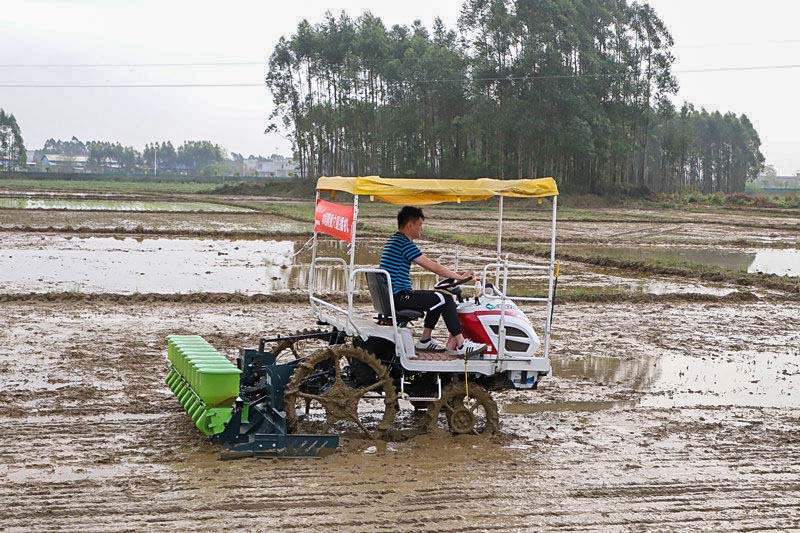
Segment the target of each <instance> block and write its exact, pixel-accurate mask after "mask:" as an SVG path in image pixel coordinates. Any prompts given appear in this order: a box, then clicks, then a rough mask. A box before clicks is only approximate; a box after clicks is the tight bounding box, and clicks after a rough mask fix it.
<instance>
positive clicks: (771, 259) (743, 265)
mask: <svg viewBox="0 0 800 533" xmlns="http://www.w3.org/2000/svg"><path fill="white" fill-rule="evenodd" d="M569 248H570V247H569V246H565V247H564V248H562V249H569ZM581 250H582V251H588V252H590V253H594V254H599V255H606V256H610V257H614V258H620V259H630V260H641V259H656V260H666V261H676V260H677V261H687V262H691V263H698V264H702V265H708V266H716V267H720V268H726V269H729V270H734V271H740V272H750V273H756V272H757V273H762V274H776V275H778V276H790V277H796V276H800V250H792V249H786V250H782V249H762V250H756V251H754V252H741V251H730V250H709V249H703V248H674V247H658V246H639V247H620V246H614V247H603V246H590V247H581Z"/></svg>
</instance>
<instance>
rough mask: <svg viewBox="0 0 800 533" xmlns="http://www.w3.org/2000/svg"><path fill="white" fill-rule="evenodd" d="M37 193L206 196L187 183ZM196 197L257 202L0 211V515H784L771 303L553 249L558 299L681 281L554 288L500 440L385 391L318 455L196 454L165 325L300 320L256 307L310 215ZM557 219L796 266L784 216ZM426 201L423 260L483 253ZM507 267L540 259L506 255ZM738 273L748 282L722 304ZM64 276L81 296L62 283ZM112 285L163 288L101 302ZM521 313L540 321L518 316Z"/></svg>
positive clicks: (597, 241) (788, 380) (558, 526)
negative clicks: (164, 189)
mask: <svg viewBox="0 0 800 533" xmlns="http://www.w3.org/2000/svg"><path fill="white" fill-rule="evenodd" d="M7 196H13V197H15V198H18V197H20V196H24V195H22V194H17V193H16V192H15V193H14V194H10V195H7ZM34 196H36V197H37V198H41V197H42V195H41V194H37V195H34ZM51 199H52V200H54V201H55V200H57V201H66V200H70V201H83V200H86V201H88V200H93V201H112V202H116V201H126V202H139V201H142V202H148V201H165V202H200V203H207V202H209V200H208V199H207V197H206V196H205V195H194V196H189V195H185V196H182V197H181V198H166V197H165V198H161V199H158V198H152V197H141V198H140V197H138V196H137V195H109V196H108V197H104V196H102V195H99V194H96V193H86V196H85V197H83V198H81V197H77V196H75V195H69V194H61V195H58V194H53V195H52V198H51ZM218 201H223V203H225V202H228V203H229V204H230V205H232V206H234V207H236V206H237V205H238V204H241V205H239V207H241V206H250V207H244V209H250V208H253V209H256V208H257V207H264V208H265V209H269V208H270V207H271V206H277V207H279V208H280V209H276V210H274V211H273V212H272V213H269V212H265V211H264V210H254V211H253V212H231V213H220V212H213V213H201V212H167V211H165V212H158V213H154V212H135V211H80V210H74V209H57V210H54V209H0V230H2V232H0V296H5V297H6V299H2V298H0V308H2V311H3V312H2V313H0V402H2V405H3V406H4V409H3V411H2V412H0V422H1V423H0V479H3V483H2V484H0V506H2V508H3V509H4V511H3V513H2V516H3V522H2V526H0V528H5V529H9V530H31V529H34V530H53V529H66V530H75V529H86V528H87V524H90V525H91V526H90V529H93V530H120V529H126V530H137V531H138V530H167V529H169V530H175V529H185V528H187V527H191V528H192V529H203V530H228V529H246V530H252V529H264V530H282V531H292V530H310V529H317V530H353V531H381V530H387V531H396V530H415V531H416V530H419V531H443V530H448V531H451V530H456V531H466V530H474V529H483V530H490V529H491V530H498V531H521V530H531V529H542V530H548V531H554V530H602V531H630V530H637V531H646V530H712V531H727V530H750V529H772V530H788V529H796V528H798V527H800V483H798V479H800V464H798V461H797V459H796V458H797V457H798V454H800V327H798V324H800V301H798V300H797V298H796V294H794V293H790V292H788V291H784V292H782V291H781V290H779V289H774V290H773V289H764V288H762V287H757V286H756V287H748V286H740V285H737V284H734V283H731V282H728V281H708V280H706V279H701V278H699V277H682V276H679V275H655V274H653V273H650V272H643V271H632V270H630V269H625V268H619V267H610V266H600V265H596V264H587V263H585V262H579V261H564V262H562V274H561V278H560V280H559V293H560V294H570V293H573V294H574V293H578V294H580V293H581V291H583V292H587V293H592V294H594V293H597V294H600V295H602V294H605V293H615V292H619V291H623V292H625V293H627V294H648V295H662V296H664V295H666V296H669V295H676V294H677V295H680V294H682V295H686V296H687V297H686V298H683V299H676V300H674V301H673V300H670V299H669V298H664V299H658V300H657V301H656V302H655V303H653V302H646V301H645V300H642V301H638V300H636V299H635V298H634V299H631V300H630V301H623V302H621V303H620V302H618V303H610V302H611V300H609V301H607V302H603V301H602V300H601V301H599V302H598V303H585V302H587V301H588V300H586V299H583V300H581V299H580V297H578V298H577V301H578V302H582V303H570V302H558V304H557V306H556V309H555V316H554V330H553V354H552V356H553V359H552V365H553V375H552V377H550V378H547V379H545V380H544V381H542V383H541V385H540V387H539V389H538V390H535V391H505V392H501V393H495V394H494V397H495V399H496V400H497V402H498V404H500V407H501V412H502V413H501V432H500V434H499V435H496V436H493V437H491V438H486V439H484V438H478V437H472V436H460V437H454V436H451V435H449V434H444V433H433V434H420V433H419V432H417V431H414V428H415V427H417V423H418V417H417V416H415V415H414V414H413V411H412V410H411V406H410V404H408V403H407V402H405V401H404V400H403V401H401V407H402V411H401V413H400V415H399V416H398V419H397V421H396V422H395V427H394V428H393V429H394V430H395V431H393V433H392V435H393V438H392V439H390V440H389V441H378V442H377V443H376V442H374V441H367V440H363V439H361V438H359V437H356V436H353V435H345V436H344V438H343V440H342V446H341V448H340V449H339V450H338V451H337V453H335V454H334V455H332V456H330V457H326V458H322V459H315V460H308V461H305V460H284V461H280V460H266V459H265V460H255V459H245V460H240V461H221V460H219V451H220V450H219V448H217V447H215V446H212V445H211V444H209V443H208V441H207V440H206V439H205V438H203V437H202V436H201V435H200V434H199V432H198V431H197V430H196V428H195V427H194V426H193V424H192V422H191V420H190V419H189V417H188V416H187V415H186V414H185V412H184V411H183V410H182V408H181V407H180V406H179V404H178V403H177V401H176V399H175V398H174V396H173V395H172V394H171V393H170V391H169V389H168V388H167V387H166V385H165V383H164V378H165V376H166V373H167V370H168V366H167V365H168V363H167V360H166V344H165V342H166V341H165V337H166V336H167V335H169V334H172V333H187V334H188V333H191V334H199V335H203V336H204V337H205V338H206V339H208V340H209V341H210V342H211V343H212V344H213V345H214V346H216V347H217V348H218V349H220V351H222V352H223V353H224V354H225V355H227V356H228V357H230V358H233V357H235V354H236V351H237V349H238V348H239V347H243V346H247V347H252V346H255V345H256V344H257V343H258V339H259V338H260V337H263V336H271V335H276V334H284V333H288V332H291V331H295V330H298V329H301V328H304V327H313V326H314V317H313V316H312V315H311V313H310V310H309V308H308V305H307V304H305V303H292V302H297V301H298V299H291V298H285V299H282V298H284V297H285V296H286V295H297V294H298V293H303V292H304V291H305V290H306V288H307V279H308V262H309V257H310V254H309V252H308V250H307V249H305V250H303V249H302V248H303V245H304V244H306V243H307V240H308V237H309V236H310V233H309V228H310V224H311V223H310V221H302V220H303V217H306V216H307V215H308V213H309V212H310V203H309V202H295V201H288V202H283V201H274V200H268V199H264V198H259V199H254V198H246V197H229V198H224V199H222V200H220V199H215V200H214V201H213V202H211V203H212V205H215V206H216V205H220V204H218ZM253 206H256V207H253ZM287 206H289V207H288V209H287ZM545 207H546V206H536V207H535V208H534V209H532V210H530V211H525V210H520V209H518V208H517V207H516V206H512V207H511V208H510V209H509V213H508V214H509V221H508V222H507V224H506V225H505V227H504V236H505V239H506V242H507V243H509V244H514V245H518V244H519V243H521V242H526V241H527V240H533V241H534V242H539V243H542V242H546V239H547V237H546V234H547V225H546V221H545V218H546V217H547V216H548V215H549V211H548V210H547V209H545ZM275 213H284V216H280V215H279V214H275ZM363 213H364V215H365V218H364V219H363V220H364V222H365V223H366V225H367V226H368V227H369V229H368V230H367V231H363V232H362V233H361V235H363V236H364V239H363V240H359V245H358V246H357V248H356V264H358V265H375V264H376V263H377V262H378V260H379V254H380V246H381V244H382V242H383V240H384V239H385V236H386V235H388V234H389V233H390V232H391V231H392V225H393V217H394V214H395V213H396V208H395V207H394V206H382V205H380V204H378V202H375V203H374V204H367V203H365V205H364V211H363ZM564 213H565V220H563V221H559V226H558V227H559V238H558V245H559V248H558V250H560V251H563V252H564V253H568V252H573V251H581V252H583V253H592V254H597V255H603V256H608V257H611V258H614V257H616V258H624V259H637V260H638V259H641V260H644V261H648V260H659V261H661V260H663V261H669V260H676V261H687V262H691V263H697V264H708V265H712V266H715V267H718V268H723V269H726V270H729V271H730V272H733V273H734V274H737V275H738V274H746V273H747V272H750V271H753V272H772V273H773V274H774V277H775V278H779V279H797V278H796V277H795V276H797V272H798V266H800V265H797V262H796V261H797V255H796V254H797V253H798V252H797V249H798V236H800V229H798V224H800V220H799V219H798V217H797V216H793V215H791V214H786V213H783V214H781V215H780V216H776V217H774V218H773V217H770V216H768V214H764V213H763V212H758V213H739V212H737V213H730V214H728V213H721V212H718V211H715V212H709V213H695V212H689V211H679V210H665V211H646V212H643V211H640V210H624V209H617V210H610V209H606V210H597V211H596V212H593V213H588V212H587V211H583V212H579V211H577V210H570V209H566V210H565V211H564ZM426 214H429V218H428V220H427V221H426V227H427V228H429V229H430V230H433V231H431V232H430V235H429V236H428V237H427V238H426V239H425V240H424V241H422V242H420V245H421V247H422V248H423V250H424V251H425V252H426V253H427V254H428V255H429V256H430V257H432V258H434V259H437V258H440V257H441V256H443V255H445V256H451V257H452V256H453V255H455V254H456V253H458V254H460V255H463V254H476V255H481V256H484V257H486V258H487V260H488V259H489V258H491V255H492V251H491V249H490V248H489V247H486V246H483V247H475V249H472V247H470V246H467V245H464V244H458V245H456V244H454V243H453V242H451V241H450V240H447V239H440V238H438V237H437V234H436V232H437V231H438V232H442V233H451V232H455V231H462V230H464V231H465V232H466V233H467V234H472V235H474V236H486V235H494V231H495V227H496V226H495V225H494V224H496V218H494V217H496V212H495V211H493V210H491V209H488V210H487V209H466V208H462V206H459V207H458V208H453V209H448V208H444V207H435V208H430V209H428V208H426ZM589 215H591V217H594V219H596V220H594V219H593V220H587V218H590V217H589ZM295 219H300V220H295ZM600 219H605V221H600ZM531 220H535V224H534V225H535V227H534V228H533V229H532V230H531V224H530V221H531ZM726 221H728V222H730V224H726ZM455 223H457V224H455ZM748 224H749V225H748ZM765 252H766V253H767V254H768V255H769V256H768V257H765V256H764V254H765ZM773 252H774V254H775V255H774V256H772V255H771V254H772V253H773ZM346 253H347V247H346V246H345V245H343V244H341V243H335V242H333V241H325V242H324V243H323V244H322V246H321V249H320V254H321V255H325V256H331V257H345V256H346ZM510 258H511V259H512V260H513V261H520V262H522V261H525V262H541V261H542V260H541V258H538V257H534V256H532V255H527V254H526V253H519V252H518V253H512V254H511V255H510ZM760 258H761V259H760ZM443 260H444V259H443ZM447 260H448V261H451V260H452V259H447ZM759 265H764V266H759ZM776 265H777V266H776ZM460 266H462V267H466V268H474V267H475V265H472V264H469V263H466V264H465V263H463V262H462V263H461V264H460ZM531 274H532V273H531V272H525V271H523V272H521V273H518V274H515V275H513V276H511V277H510V282H509V283H510V286H511V288H512V292H514V291H520V292H526V291H527V293H528V294H537V295H538V294H539V293H540V292H541V293H543V291H544V290H545V284H544V283H543V280H540V279H537V278H535V277H532V275H531ZM317 281H318V285H317V289H318V290H319V291H320V292H335V291H341V290H342V289H343V288H344V286H345V284H346V281H345V276H344V273H343V272H342V271H341V270H340V269H337V268H333V267H326V268H321V269H320V271H319V276H318V280H317ZM357 281H358V283H359V288H360V289H363V284H362V282H361V281H359V280H357ZM413 282H414V283H415V285H416V286H418V287H429V286H430V284H431V283H432V282H433V276H431V275H427V274H423V273H421V272H419V273H418V274H416V275H415V276H414V279H413ZM743 290H745V291H750V292H751V293H752V294H751V295H750V296H751V297H750V298H743V299H729V298H727V297H726V295H730V294H732V293H734V292H738V291H743ZM64 291H67V292H68V293H69V294H67V295H63V296H59V294H60V293H62V292H64ZM212 292H213V293H228V294H231V295H255V294H258V295H272V296H271V297H268V298H265V300H266V301H265V302H264V303H253V302H252V301H251V303H237V302H239V301H245V300H246V299H244V300H239V301H237V300H233V299H232V300H231V301H230V302H229V303H200V302H202V299H198V300H195V301H191V300H190V301H186V300H183V299H181V298H180V297H181V296H186V295H189V296H191V295H192V294H195V293H196V294H199V295H201V296H202V295H203V294H204V293H212ZM27 293H37V294H36V295H33V296H28V295H27ZM81 293H85V294H92V295H94V296H95V298H93V299H88V300H86V301H81V299H80V298H73V297H72V296H74V295H75V294H78V296H80V295H81ZM134 293H156V294H159V295H160V296H162V297H163V298H162V299H163V300H164V301H151V302H141V301H139V302H137V301H135V299H134V298H128V299H126V298H124V297H123V298H119V297H118V296H119V295H130V294H134ZM695 295H697V296H707V297H708V298H707V299H705V300H704V299H702V298H699V297H698V298H697V299H696V300H693V298H694V296H695ZM50 300H52V301H50ZM361 301H363V300H361ZM359 308H360V311H361V312H362V313H363V314H364V315H365V316H367V315H369V314H371V312H372V311H371V308H370V307H369V306H366V305H361V306H360V307H359ZM525 310H526V312H527V313H528V314H529V316H531V318H532V320H533V323H534V326H535V327H536V329H537V331H538V332H541V330H542V325H543V308H542V307H528V308H526V309H525ZM420 327H421V324H417V325H416V326H415V328H416V333H419V329H420ZM439 329H442V328H439ZM371 447H374V450H373V449H371ZM372 451H374V453H371V452H372ZM367 452H370V453H367Z"/></svg>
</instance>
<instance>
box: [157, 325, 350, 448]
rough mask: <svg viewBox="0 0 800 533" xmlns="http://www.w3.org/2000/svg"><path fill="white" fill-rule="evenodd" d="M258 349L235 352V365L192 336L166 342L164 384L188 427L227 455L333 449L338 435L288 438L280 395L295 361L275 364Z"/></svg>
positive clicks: (269, 356)
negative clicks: (167, 365)
mask: <svg viewBox="0 0 800 533" xmlns="http://www.w3.org/2000/svg"><path fill="white" fill-rule="evenodd" d="M267 341H268V340H267V339H262V341H261V343H260V345H259V348H258V349H257V350H256V349H241V350H239V357H238V358H237V364H236V365H234V364H233V363H231V362H230V361H229V360H228V358H227V357H225V356H224V355H222V354H221V353H219V352H218V351H217V350H216V349H215V348H214V347H213V346H211V344H209V343H208V342H207V341H206V340H205V339H203V338H202V337H200V336H198V335H170V336H168V337H167V359H169V362H170V370H169V373H168V374H167V378H166V383H167V386H168V387H169V389H170V390H171V391H172V392H173V394H174V395H175V397H176V398H177V399H178V402H179V403H180V405H181V407H183V409H184V410H185V411H186V413H187V414H188V415H189V417H190V418H191V419H192V421H193V422H194V425H195V426H196V427H197V429H198V430H200V432H201V433H203V434H204V435H206V436H209V437H210V438H211V441H212V442H214V443H218V444H222V445H224V446H225V448H226V449H227V451H228V454H227V455H231V456H241V455H252V456H317V455H324V454H326V453H329V452H332V451H333V450H334V449H335V448H337V447H338V445H339V436H338V435H294V434H289V433H288V432H287V429H286V413H285V410H284V401H283V392H284V387H285V386H286V384H287V383H288V381H289V379H290V377H291V375H292V373H293V372H294V369H295V368H296V366H297V361H293V362H291V363H287V364H276V361H275V356H274V355H273V354H272V353H271V352H269V351H266V350H265V345H266V342H267Z"/></svg>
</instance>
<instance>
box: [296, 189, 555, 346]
mask: <svg viewBox="0 0 800 533" xmlns="http://www.w3.org/2000/svg"><path fill="white" fill-rule="evenodd" d="M319 198H320V192H319V190H317V191H316V197H315V202H314V205H316V200H319ZM358 198H359V195H357V194H355V195H353V225H352V228H351V232H350V243H349V256H350V257H349V259H350V260H349V264H348V261H345V260H344V259H342V258H339V257H317V243H318V232H317V231H316V229H315V230H314V236H313V238H312V242H313V243H312V249H311V266H310V270H309V277H308V298H309V303H310V305H311V307H312V309H313V310H314V313H315V315H316V316H317V318H320V315H321V310H322V308H323V307H325V308H327V309H329V310H331V311H333V312H335V313H339V314H343V315H345V317H346V324H347V329H348V331H346V333H348V334H350V335H359V336H361V332H360V330H359V327H358V325H357V324H356V322H355V320H354V317H353V291H354V289H355V276H356V274H358V273H361V272H378V273H382V274H385V275H386V279H387V283H388V287H389V294H392V280H391V278H390V277H389V273H388V272H387V271H386V270H383V269H380V268H355V253H356V226H357V225H358ZM551 198H552V201H553V208H552V220H551V236H550V259H549V261H548V264H547V266H543V265H532V264H522V263H509V260H508V254H506V255H505V257H503V197H502V196H500V197H499V213H498V221H497V258H496V262H494V263H489V264H487V265H485V266H484V267H483V278H482V279H484V280H486V279H487V276H488V271H489V269H491V268H494V270H495V287H498V286H502V292H501V294H500V298H501V302H502V303H501V306H500V328H499V339H498V340H499V342H498V344H499V346H498V347H497V356H496V358H495V362H497V361H500V360H505V358H504V355H505V317H506V312H505V311H506V301H527V302H539V303H546V304H547V307H546V315H545V330H544V353H543V358H545V359H548V360H549V357H550V334H551V330H552V323H551V322H552V310H553V289H554V284H555V283H554V282H555V269H556V214H557V211H558V196H552V197H551ZM540 200H541V198H538V199H537V201H540ZM445 257H450V256H448V255H442V256H440V259H442V258H445ZM459 259H473V260H485V259H486V258H485V257H476V256H464V257H461V258H459V256H458V254H455V268H456V269H457V268H458V261H459ZM325 262H327V263H340V264H341V265H342V266H343V267H344V268H346V269H347V287H346V290H347V309H345V308H343V307H340V306H338V305H335V304H333V303H330V302H326V301H325V300H323V299H322V298H320V297H318V296H315V294H314V293H315V290H316V276H315V272H316V267H317V263H325ZM509 269H511V270H542V271H546V272H547V276H548V289H547V297H545V298H541V297H540V298H534V297H525V296H509V295H508V271H509ZM501 273H502V284H501V282H500V280H501ZM481 294H482V295H486V286H485V283H484V284H483V288H482V293H481ZM389 301H390V306H391V310H392V330H393V336H394V339H395V352H396V355H397V356H398V357H401V360H402V359H405V358H406V357H408V354H407V353H406V349H405V345H404V343H403V342H402V338H401V336H400V329H399V328H398V327H397V321H396V320H394V315H395V309H394V300H393V299H391V298H390V299H389Z"/></svg>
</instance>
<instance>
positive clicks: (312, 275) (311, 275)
mask: <svg viewBox="0 0 800 533" xmlns="http://www.w3.org/2000/svg"><path fill="white" fill-rule="evenodd" d="M316 193H317V194H316V196H315V197H314V209H316V208H317V203H318V202H319V190H317V191H316ZM316 270H317V225H316V223H315V224H314V237H312V245H311V268H310V269H309V271H308V303H309V304H311V308H312V309H316V308H317V306H316V305H315V304H314V290H315V289H316V283H317V280H316Z"/></svg>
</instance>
